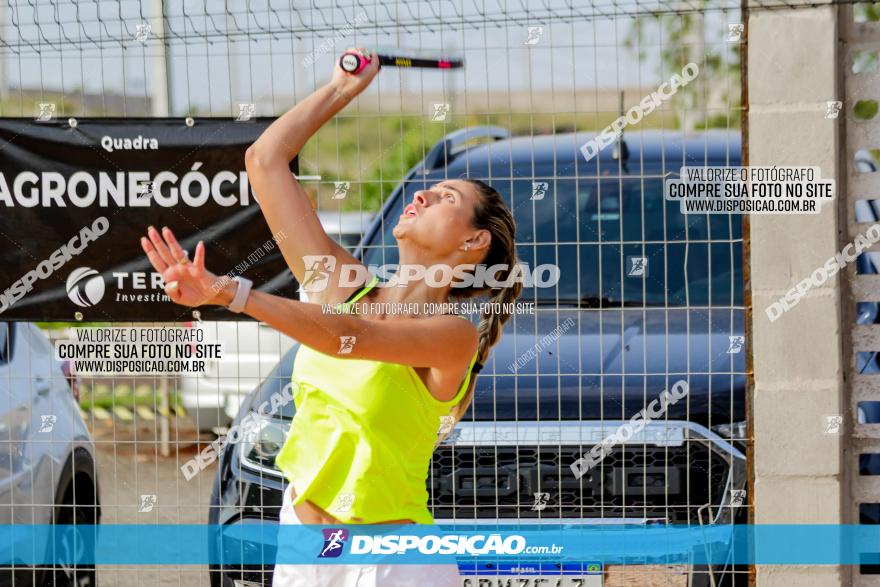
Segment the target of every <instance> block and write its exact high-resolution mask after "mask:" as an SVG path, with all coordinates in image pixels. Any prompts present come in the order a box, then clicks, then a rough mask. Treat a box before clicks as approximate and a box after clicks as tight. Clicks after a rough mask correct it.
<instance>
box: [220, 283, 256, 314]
mask: <svg viewBox="0 0 880 587" xmlns="http://www.w3.org/2000/svg"><path fill="white" fill-rule="evenodd" d="M233 280H234V281H237V282H238V289H236V290H235V297H234V298H232V301H231V302H229V305H228V306H226V307H227V309H229V311H230V312H235V313H236V314H240V313H242V312H244V305H245V302H247V299H248V296H249V295H250V293H251V286H253V285H254V282H253V281H251V280H250V279H248V278H247V277H234V278H233Z"/></svg>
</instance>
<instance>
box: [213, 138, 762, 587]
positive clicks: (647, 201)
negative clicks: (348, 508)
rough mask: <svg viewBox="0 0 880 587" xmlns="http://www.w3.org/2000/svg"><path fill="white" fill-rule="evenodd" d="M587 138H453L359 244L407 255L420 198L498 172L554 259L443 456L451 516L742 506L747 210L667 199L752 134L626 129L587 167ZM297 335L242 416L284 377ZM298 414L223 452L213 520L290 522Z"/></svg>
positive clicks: (381, 253)
mask: <svg viewBox="0 0 880 587" xmlns="http://www.w3.org/2000/svg"><path fill="white" fill-rule="evenodd" d="M591 138H593V134H591V133H568V134H555V135H544V136H526V137H510V136H509V135H508V133H507V131H505V130H504V129H500V128H496V127H478V128H468V129H464V130H462V131H459V132H456V133H453V134H451V135H449V136H447V137H446V138H445V139H444V140H442V141H441V142H440V143H438V144H437V145H435V146H434V147H433V149H432V150H431V151H430V152H429V153H428V155H427V157H426V158H425V159H424V160H423V161H422V162H421V163H419V164H418V165H417V166H416V167H415V168H413V169H412V170H411V171H410V172H409V174H408V175H407V177H406V179H405V180H404V181H403V182H402V183H401V185H399V186H398V187H397V189H396V190H395V191H394V193H393V194H392V195H391V196H390V197H389V198H388V200H387V201H386V202H385V205H384V207H383V209H382V211H381V212H380V214H379V215H378V217H377V219H376V221H375V222H374V224H373V226H372V227H371V229H370V230H369V231H368V233H367V234H366V235H365V238H364V240H363V241H362V242H361V244H360V246H359V247H358V249H357V251H356V255H357V256H358V258H360V259H361V260H362V261H363V262H364V263H365V264H367V265H368V266H369V265H376V266H379V265H384V264H391V263H397V261H398V259H397V258H396V253H397V251H396V248H395V246H394V245H395V241H394V237H393V236H392V233H391V230H392V228H393V227H394V225H395V224H396V223H397V219H398V217H399V215H400V214H401V213H402V211H403V208H404V206H405V205H406V203H407V202H409V201H411V200H412V197H413V193H414V192H415V191H416V190H419V189H424V188H425V187H427V186H430V185H432V184H433V183H435V182H437V181H439V180H442V179H445V178H459V177H463V176H467V177H472V178H479V179H483V180H485V181H487V182H488V183H490V184H491V185H492V186H493V187H494V188H496V189H497V190H498V191H499V192H500V193H501V194H502V196H503V197H504V199H505V201H506V202H507V204H508V206H509V207H510V208H511V210H512V211H513V214H514V217H515V219H516V223H517V235H516V236H517V243H518V250H517V252H518V255H519V258H520V259H521V260H522V261H524V262H526V263H527V264H528V266H529V267H530V268H535V267H537V266H538V265H541V264H545V263H550V264H554V265H556V266H558V267H559V269H560V279H559V282H558V284H556V285H555V286H553V287H548V288H524V289H523V291H522V295H521V297H520V299H519V302H522V303H527V302H533V303H534V304H535V308H536V311H535V313H534V314H532V315H529V314H521V315H517V316H514V317H513V318H512V319H511V320H510V322H508V323H507V324H506V325H505V328H504V332H503V335H502V337H501V340H500V343H499V344H498V345H497V346H496V347H495V348H494V349H493V350H492V353H491V356H490V359H489V362H488V364H487V365H486V366H485V368H484V369H483V370H482V372H481V373H480V375H479V376H478V378H477V383H476V389H475V395H474V400H473V404H472V406H471V408H470V409H469V411H468V412H467V414H466V415H465V417H464V419H463V420H462V422H461V423H459V424H458V426H457V427H456V431H455V433H454V434H453V435H451V436H450V438H448V439H447V442H446V443H445V444H444V445H442V446H441V447H439V448H438V450H437V451H436V452H435V453H434V457H433V464H432V467H431V471H430V477H429V479H428V490H429V492H430V502H429V507H430V508H431V511H432V513H433V515H434V518H435V519H436V521H437V522H438V523H443V522H444V521H451V520H455V521H456V522H462V521H469V520H475V521H479V522H487V523H488V522H493V523H494V522H497V521H500V522H514V521H538V520H544V521H549V522H560V521H562V522H569V521H570V522H577V523H585V522H586V523H597V522H600V523H616V524H624V523H637V524H645V523H669V524H673V523H674V524H695V525H698V524H717V523H724V522H729V521H731V520H733V519H734V518H737V517H741V516H742V515H743V514H744V513H745V509H746V508H745V507H738V504H742V505H743V506H744V505H746V503H747V500H744V499H743V498H744V496H743V493H742V490H743V488H744V487H745V482H746V461H745V454H744V453H745V445H744V434H745V419H746V415H745V403H744V400H745V383H746V378H745V375H744V373H745V351H744V344H743V342H744V341H743V327H744V318H743V275H742V265H743V259H742V217H741V216H738V215H726V214H702V215H684V214H681V213H680V211H679V204H678V203H673V202H667V201H665V200H664V197H663V181H664V178H666V177H674V176H676V175H678V173H679V169H680V168H681V167H682V166H683V165H701V166H702V165H709V166H734V165H739V164H740V139H739V135H738V134H735V133H732V132H714V131H710V132H702V133H696V134H688V135H684V134H681V133H677V132H643V133H632V134H627V136H626V139H625V143H618V144H617V145H615V146H614V147H609V148H607V149H605V150H603V151H602V152H601V153H600V154H599V155H598V156H597V157H596V158H594V159H593V160H591V161H589V162H586V161H585V159H584V157H583V156H582V155H581V153H580V151H579V148H580V146H581V145H583V144H584V143H586V142H587V141H588V140H589V139H591ZM475 141H476V143H477V144H475ZM472 318H473V319H474V320H476V319H478V316H473V317H472ZM554 331H555V332H556V333H558V335H559V336H558V337H557V336H555V335H553V336H550V337H548V336H547V335H548V334H550V333H552V332H554ZM298 348H299V345H298V344H297V345H294V347H293V348H292V349H291V351H290V352H289V353H288V354H287V355H286V356H285V357H284V358H283V359H282V360H281V362H280V363H279V364H278V365H277V367H276V368H275V370H274V371H273V372H272V374H271V375H270V376H269V377H268V378H267V379H266V380H265V381H264V382H263V383H262V385H260V386H259V387H258V388H257V389H256V390H255V391H254V392H253V393H252V394H251V396H250V397H249V398H248V400H247V401H245V403H244V404H243V406H242V410H241V412H240V413H239V415H238V418H237V419H238V420H240V419H241V418H243V417H244V416H245V415H246V414H248V412H250V411H251V410H252V409H254V408H255V407H256V406H258V405H260V404H261V403H262V402H264V401H266V400H267V399H268V398H269V397H270V396H271V395H272V394H273V393H276V392H279V391H280V390H281V389H282V388H283V387H284V386H285V385H286V384H287V383H288V382H289V380H290V376H291V368H292V364H293V359H294V356H295V353H296V351H297V349H298ZM529 351H533V352H534V354H535V355H536V356H535V358H530V357H531V353H529ZM682 379H684V380H687V382H688V389H689V393H688V394H687V396H686V397H684V398H683V399H681V400H680V401H678V402H676V403H674V404H671V405H669V406H668V409H667V411H666V413H665V415H664V416H663V417H662V421H660V422H654V423H652V424H650V425H649V426H646V428H645V431H644V432H642V433H640V434H636V435H634V436H633V437H632V438H630V439H629V441H627V442H625V443H623V444H621V445H618V446H617V447H616V448H615V449H614V450H613V451H611V452H610V454H608V455H607V456H606V457H605V458H604V459H603V460H602V461H601V462H600V464H599V465H598V466H596V467H594V468H593V469H592V470H590V471H588V472H586V473H585V474H584V475H583V476H582V477H580V478H578V477H577V476H575V474H574V473H573V471H572V469H571V465H572V463H574V462H575V461H576V460H577V459H578V458H579V457H581V456H583V455H584V454H585V453H589V451H590V449H591V448H592V447H593V446H594V445H595V444H596V443H598V442H599V441H601V440H602V439H603V438H604V437H606V436H608V435H610V434H611V433H613V432H614V431H615V430H616V429H617V428H618V427H619V426H620V425H621V424H623V423H624V422H627V421H629V419H630V418H631V417H632V416H634V415H636V414H637V413H638V412H639V411H640V410H642V409H644V408H646V407H647V406H648V405H649V404H650V403H651V402H652V401H653V400H654V399H656V398H657V397H658V396H659V395H660V393H661V392H662V391H664V390H670V388H671V386H673V384H675V383H676V382H677V381H679V380H682ZM293 413H294V404H293V402H290V403H289V404H287V405H286V406H285V407H284V409H283V411H282V413H280V414H279V415H278V417H266V418H263V419H262V422H261V428H260V429H261V435H260V437H259V439H258V440H257V441H256V442H241V443H239V444H237V445H235V446H234V447H232V448H231V449H230V450H227V451H226V452H225V454H224V455H223V456H222V459H221V462H220V466H219V470H218V472H217V477H216V481H215V485H214V491H213V496H212V500H211V511H210V523H212V524H242V523H247V522H248V521H252V520H255V519H277V517H278V509H279V506H280V505H281V496H282V489H283V487H284V485H285V484H286V482H285V481H284V480H283V478H282V475H281V473H280V472H279V471H278V470H277V469H276V468H275V466H274V457H275V455H276V454H277V453H278V450H279V449H280V448H281V445H282V443H283V441H284V438H285V437H286V433H287V430H288V428H289V425H290V420H291V418H292V416H293ZM543 494H549V496H547V497H546V498H545V497H544V495H543ZM732 500H736V501H737V503H735V504H732V503H731V502H732ZM213 547H215V545H212V548H213ZM212 570H213V571H215V573H214V574H213V577H212V584H214V585H218V584H223V585H232V584H233V583H232V580H233V579H237V580H239V581H254V582H256V583H257V584H260V582H261V581H262V582H263V583H265V584H268V583H269V580H270V578H271V569H266V571H267V573H266V574H265V575H264V576H261V569H255V568H242V567H240V566H239V567H237V568H229V567H226V568H222V567H219V566H218V567H214V568H212ZM709 570H711V571H713V572H714V573H715V579H716V581H718V580H719V579H720V577H721V575H722V574H725V573H724V571H725V569H724V568H721V567H718V568H714V569H700V571H701V572H700V573H694V574H693V577H692V580H693V584H700V582H702V584H706V585H708V584H709V581H710V578H709V577H708V574H707V571H709ZM728 570H729V569H728ZM727 574H728V575H729V573H727ZM244 584H247V583H244ZM719 584H720V583H719Z"/></svg>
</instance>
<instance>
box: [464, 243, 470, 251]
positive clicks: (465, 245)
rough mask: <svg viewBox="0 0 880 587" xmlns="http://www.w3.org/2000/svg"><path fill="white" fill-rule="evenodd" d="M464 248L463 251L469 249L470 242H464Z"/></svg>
mask: <svg viewBox="0 0 880 587" xmlns="http://www.w3.org/2000/svg"><path fill="white" fill-rule="evenodd" d="M464 250H465V251H469V250H471V243H464Z"/></svg>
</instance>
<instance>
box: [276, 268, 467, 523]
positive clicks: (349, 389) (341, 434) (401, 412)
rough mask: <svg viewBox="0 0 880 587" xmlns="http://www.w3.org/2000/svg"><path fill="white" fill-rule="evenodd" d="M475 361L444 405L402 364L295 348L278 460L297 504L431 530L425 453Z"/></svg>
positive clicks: (350, 518)
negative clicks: (288, 419)
mask: <svg viewBox="0 0 880 587" xmlns="http://www.w3.org/2000/svg"><path fill="white" fill-rule="evenodd" d="M377 281H378V278H377V277H375V276H374V277H373V280H372V282H371V283H370V284H369V285H368V286H366V287H365V288H364V289H362V290H361V291H360V292H359V293H358V294H357V295H356V296H354V297H353V298H352V299H350V300H349V301H347V302H345V304H344V305H343V306H344V307H347V305H348V304H349V303H353V302H356V301H357V300H358V299H360V298H361V297H363V296H364V295H366V293H367V292H368V291H370V289H372V288H373V286H375V284H376V283H377ZM462 318H465V319H467V318H466V317H465V316H462ZM476 359H477V355H476V354H474V357H473V359H471V363H470V367H469V368H468V372H467V375H466V376H465V378H464V381H463V382H462V384H461V387H460V388H459V390H458V393H456V395H455V397H454V398H452V399H451V400H449V401H445V402H443V401H439V400H437V399H436V398H435V397H434V396H433V395H431V392H430V391H429V390H428V388H427V387H426V386H425V383H424V382H423V381H422V380H421V378H420V377H419V376H418V374H417V373H416V372H415V370H414V369H413V368H412V367H410V366H408V365H401V364H398V363H385V362H380V361H371V360H365V359H341V358H337V357H334V356H330V355H325V354H323V353H320V352H318V351H316V350H314V349H312V348H310V347H307V346H305V345H301V346H300V348H299V351H297V354H296V359H295V360H294V363H293V375H292V377H291V380H292V381H293V386H292V387H293V390H294V398H293V399H294V402H295V404H296V412H295V415H294V418H293V422H292V424H291V427H290V434H289V435H288V437H287V440H286V441H285V443H284V446H283V447H282V448H281V452H280V453H279V454H278V457H277V458H276V460H275V464H276V466H277V467H278V468H279V469H280V470H281V471H282V472H283V473H284V476H285V477H286V478H287V479H288V480H289V481H290V482H291V483H293V486H294V488H295V490H296V496H297V497H296V499H295V500H294V502H293V503H294V505H296V504H298V503H302V502H303V501H306V500H308V501H310V502H312V503H314V504H315V505H317V506H318V507H320V508H321V509H323V510H324V511H326V512H328V513H329V514H330V515H332V516H333V517H335V518H337V519H339V520H340V521H342V522H343V523H346V524H349V523H363V524H372V523H378V522H384V521H388V520H402V519H410V520H413V521H415V522H416V523H419V524H431V523H433V521H434V518H433V516H432V515H431V512H430V511H429V510H428V491H427V489H426V487H425V482H426V480H427V478H428V471H429V467H430V465H431V455H432V453H433V452H434V445H435V444H436V442H437V433H438V431H439V428H440V425H441V423H442V420H441V418H442V417H443V416H446V415H448V414H449V412H450V410H451V409H452V408H453V407H454V406H455V404H457V403H458V402H460V401H461V399H462V398H463V397H464V393H465V391H466V390H467V387H468V382H469V380H470V378H471V369H473V367H474V363H475V361H476Z"/></svg>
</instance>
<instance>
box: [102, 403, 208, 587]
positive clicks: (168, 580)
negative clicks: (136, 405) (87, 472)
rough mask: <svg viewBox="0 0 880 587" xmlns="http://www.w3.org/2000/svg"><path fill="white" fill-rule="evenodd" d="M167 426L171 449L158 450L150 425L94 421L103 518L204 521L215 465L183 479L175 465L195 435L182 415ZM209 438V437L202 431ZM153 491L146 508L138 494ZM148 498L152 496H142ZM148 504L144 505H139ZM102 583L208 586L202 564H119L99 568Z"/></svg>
mask: <svg viewBox="0 0 880 587" xmlns="http://www.w3.org/2000/svg"><path fill="white" fill-rule="evenodd" d="M179 423H180V425H179V426H177V427H175V426H172V427H171V439H172V442H171V445H170V448H171V454H170V456H168V457H163V456H161V455H160V448H159V443H158V442H157V440H156V438H157V435H156V433H155V431H154V428H155V426H154V425H152V424H151V425H142V426H136V425H134V424H131V423H125V424H124V423H120V422H115V423H113V424H109V423H100V424H99V423H96V424H95V426H94V429H93V430H92V435H93V437H94V439H95V444H96V446H97V449H98V451H97V452H98V475H99V482H100V484H101V506H102V512H103V515H102V520H101V521H102V523H106V524H204V523H207V520H208V503H209V498H210V495H211V486H212V483H213V482H214V473H215V472H216V468H215V467H216V465H212V466H211V468H210V469H207V470H205V471H203V472H202V473H200V474H199V475H196V476H195V477H194V478H193V479H191V480H190V481H187V480H186V479H185V478H184V477H183V475H182V473H181V472H180V465H182V464H183V463H184V462H186V461H187V460H188V459H190V458H191V457H192V456H193V455H194V454H195V452H196V446H197V444H196V441H197V440H198V435H197V434H196V432H195V430H194V429H192V427H190V426H189V425H188V423H187V422H186V421H184V420H180V422H179ZM203 439H204V440H208V441H209V440H210V437H203ZM150 495H154V496H155V504H154V505H153V507H152V508H151V509H150V508H149V507H147V508H141V500H142V496H150ZM146 499H147V500H148V502H149V501H150V500H151V499H152V498H149V497H147V498H146ZM140 509H148V510H149V511H139V510H140ZM98 584H99V585H100V586H101V587H110V586H113V587H115V586H119V587H131V586H143V587H147V586H171V585H178V586H187V587H190V586H206V587H207V586H208V585H209V582H208V575H207V570H206V567H196V566H181V567H168V566H163V567H143V566H141V567H128V568H123V567H118V566H102V567H101V568H100V569H99V570H98Z"/></svg>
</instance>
